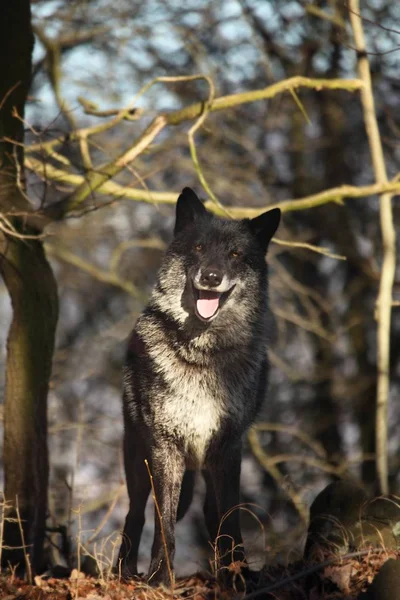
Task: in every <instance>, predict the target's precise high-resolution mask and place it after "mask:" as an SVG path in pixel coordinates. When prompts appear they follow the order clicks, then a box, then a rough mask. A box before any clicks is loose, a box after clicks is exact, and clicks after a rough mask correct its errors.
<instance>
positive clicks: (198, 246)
mask: <svg viewBox="0 0 400 600" xmlns="http://www.w3.org/2000/svg"><path fill="white" fill-rule="evenodd" d="M195 250H196V252H201V251H202V250H203V244H197V246H195Z"/></svg>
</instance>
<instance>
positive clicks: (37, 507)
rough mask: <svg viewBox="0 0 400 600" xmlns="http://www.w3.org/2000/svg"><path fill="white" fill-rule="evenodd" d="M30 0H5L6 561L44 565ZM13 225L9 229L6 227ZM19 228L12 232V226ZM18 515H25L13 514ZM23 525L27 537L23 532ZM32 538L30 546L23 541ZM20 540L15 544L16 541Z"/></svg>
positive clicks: (41, 328) (42, 297)
mask: <svg viewBox="0 0 400 600" xmlns="http://www.w3.org/2000/svg"><path fill="white" fill-rule="evenodd" d="M32 49H33V34H32V28H31V15H30V4H29V0H13V2H2V3H1V5H0V213H1V215H3V216H4V217H6V219H7V220H6V221H4V220H2V221H1V223H0V225H2V226H3V227H2V230H1V232H0V273H1V274H2V276H3V279H4V282H5V284H6V286H7V289H8V292H9V294H10V298H11V302H12V308H13V317H12V323H11V327H10V331H9V335H8V341H7V365H6V387H5V397H4V476H5V492H4V495H5V500H6V503H7V508H6V511H5V516H6V521H5V527H4V539H3V553H2V562H3V564H5V565H7V564H11V565H17V564H19V565H20V567H21V569H23V568H24V567H25V560H26V555H29V562H30V564H31V566H32V569H33V570H34V571H36V570H39V569H40V568H41V566H42V553H43V539H44V533H45V519H46V511H47V484H48V452H47V393H48V386H49V378H50V373H51V361H52V356H53V350H54V338H55V329H56V324H57V314H58V302H57V287H56V282H55V279H54V276H53V273H52V270H51V267H50V266H49V264H48V262H47V261H46V258H45V255H44V250H43V245H42V242H41V241H40V240H39V239H37V238H36V239H31V238H30V237H24V236H33V237H35V236H36V235H37V234H38V233H40V232H39V231H37V229H34V228H33V227H32V226H28V224H27V223H28V220H29V217H28V215H29V214H30V213H32V206H31V205H30V203H29V201H28V200H27V197H26V195H25V191H24V175H23V146H22V143H23V139H24V125H23V117H24V105H25V102H26V98H27V94H28V89H29V85H30V77H31V55H32ZM4 226H5V228H6V229H7V230H8V231H5V228H4ZM11 229H13V231H11V232H10V230H11ZM17 511H19V516H20V520H21V522H20V523H18V522H14V521H12V520H9V519H13V518H15V517H16V516H17ZM21 526H22V531H23V537H22V536H21V532H20V530H21ZM23 544H25V548H21V546H23ZM12 548H15V549H12Z"/></svg>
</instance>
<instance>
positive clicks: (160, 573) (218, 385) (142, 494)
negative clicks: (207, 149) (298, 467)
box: [119, 188, 280, 584]
mask: <svg viewBox="0 0 400 600" xmlns="http://www.w3.org/2000/svg"><path fill="white" fill-rule="evenodd" d="M279 220H280V210H279V209H273V210H270V211H268V212H266V213H264V214H262V215H260V216H259V217H256V218H254V219H252V220H249V219H244V220H242V221H230V220H227V219H222V218H218V217H216V216H213V215H212V214H211V213H210V212H208V211H207V210H206V209H205V207H204V205H203V204H202V202H201V201H200V200H199V199H198V197H197V196H196V194H195V193H194V192H193V191H192V190H191V189H189V188H185V189H184V190H183V192H182V194H181V195H180V196H179V198H178V202H177V207H176V224H175V230H174V238H173V241H172V243H171V245H170V246H169V248H168V250H167V252H166V254H165V257H164V260H163V263H162V266H161V269H160V271H159V274H158V279H157V283H156V286H155V288H154V291H153V293H152V295H151V298H150V301H149V304H148V305H147V307H146V308H145V310H144V312H143V313H142V315H141V316H140V317H139V319H138V321H137V323H136V327H135V329H134V331H133V332H132V334H131V337H130V341H129V345H128V352H127V359H126V365H125V368H124V399H123V411H124V425H125V436H124V460H125V471H126V479H127V486H128V493H129V499H130V508H129V512H128V515H127V517H126V522H125V528H124V533H123V541H122V545H121V550H120V555H119V560H120V564H121V568H122V574H123V576H124V577H129V576H132V575H135V574H137V557H138V548H139V541H140V536H141V532H142V528H143V525H144V511H145V505H146V501H147V498H148V495H149V493H150V489H151V487H150V486H151V484H150V479H149V474H148V472H147V468H146V465H145V460H146V459H147V461H148V464H149V467H150V471H151V473H152V476H153V480H154V486H155V494H156V498H157V501H158V504H159V508H160V511H161V514H162V525H161V523H160V519H159V518H158V516H157V514H156V515H155V534H154V542H153V547H152V551H151V564H150V569H149V582H150V583H152V584H158V583H163V584H169V583H170V573H169V566H170V567H171V569H172V563H173V557H174V550H175V523H176V521H177V518H180V517H181V516H183V513H184V512H185V510H186V509H187V508H188V505H189V504H190V499H191V488H192V484H193V476H192V475H191V473H192V474H193V471H195V470H197V469H200V470H202V473H203V476H204V479H205V482H206V499H205V504H204V514H205V520H206V524H207V528H208V532H209V535H210V539H211V540H212V541H213V542H214V541H215V540H216V538H218V544H217V548H218V553H219V556H220V558H221V562H222V564H224V565H229V564H230V563H231V562H233V561H237V560H240V561H243V560H244V557H243V550H242V547H241V545H242V538H241V532H240V524H239V511H238V510H231V509H233V508H234V507H235V506H237V505H238V504H239V502H240V499H239V479H240V466H241V455H242V438H243V434H244V433H245V432H246V430H247V428H248V427H249V426H250V425H251V423H252V422H253V420H254V419H255V417H256V415H257V413H258V411H259V409H260V406H261V403H262V401H263V399H264V396H265V392H266V386H267V358H266V350H267V341H268V320H269V318H268V305H267V296H268V289H267V285H268V277H267V265H266V263H265V254H266V251H267V247H268V244H269V242H270V240H271V238H272V236H273V235H274V233H275V231H276V229H277V227H278V225H279ZM184 476H185V477H184ZM182 482H183V485H182ZM181 490H182V494H181ZM183 492H185V493H183ZM162 528H163V533H162Z"/></svg>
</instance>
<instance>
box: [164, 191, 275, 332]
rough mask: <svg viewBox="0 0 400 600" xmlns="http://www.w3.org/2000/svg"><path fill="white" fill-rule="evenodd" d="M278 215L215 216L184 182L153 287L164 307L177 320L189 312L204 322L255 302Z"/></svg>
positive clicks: (260, 293)
mask: <svg viewBox="0 0 400 600" xmlns="http://www.w3.org/2000/svg"><path fill="white" fill-rule="evenodd" d="M279 221H280V210H279V209H272V210H270V211H268V212H265V213H263V214H262V215H260V216H258V217H256V218H254V219H251V220H250V219H244V220H242V221H233V220H232V221H231V220H228V219H222V218H219V217H216V216H214V215H213V214H212V213H210V212H209V211H207V210H206V208H205V207H204V205H203V203H202V202H201V201H200V200H199V198H198V197H197V195H196V194H195V193H194V192H193V190H191V189H190V188H185V189H184V190H183V192H182V194H181V195H180V196H179V198H178V202H177V207H176V223H175V229H174V239H173V241H172V243H171V245H170V247H169V250H168V252H167V256H166V260H165V261H164V264H163V267H162V269H161V271H160V276H159V282H158V286H157V287H158V292H157V289H156V295H159V293H160V292H161V294H162V297H163V298H162V305H163V308H164V310H167V312H168V313H170V315H171V316H173V317H174V318H175V319H176V320H178V321H179V322H181V323H183V322H184V321H185V320H186V319H187V318H189V319H195V320H197V321H199V322H201V323H203V324H207V323H211V322H213V321H217V320H218V321H219V320H220V319H221V317H220V316H219V315H221V316H222V314H224V313H225V316H226V317H227V318H228V321H226V324H228V322H229V314H230V315H231V317H233V315H234V313H236V314H238V311H241V310H242V311H243V310H244V311H245V312H246V306H248V304H249V299H250V300H251V303H252V304H253V307H254V306H256V305H257V302H259V301H261V300H262V297H263V296H265V294H263V291H264V290H265V289H266V264H265V254H266V251H267V248H268V244H269V242H270V240H271V238H272V236H273V235H274V233H275V231H276V230H277V228H278V225H279ZM168 296H169V298H168ZM159 301H161V297H160V296H159ZM158 304H159V305H160V302H158ZM229 308H230V309H231V310H229ZM224 321H225V319H224Z"/></svg>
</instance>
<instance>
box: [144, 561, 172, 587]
mask: <svg viewBox="0 0 400 600" xmlns="http://www.w3.org/2000/svg"><path fill="white" fill-rule="evenodd" d="M174 582H175V576H174V573H173V572H172V571H171V570H169V569H168V567H167V565H166V564H165V561H163V560H161V561H152V562H151V565H150V569H149V574H148V576H147V583H148V584H149V585H151V586H152V587H156V586H159V585H161V586H163V587H164V588H166V589H168V590H169V591H170V590H171V587H173V585H174Z"/></svg>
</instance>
